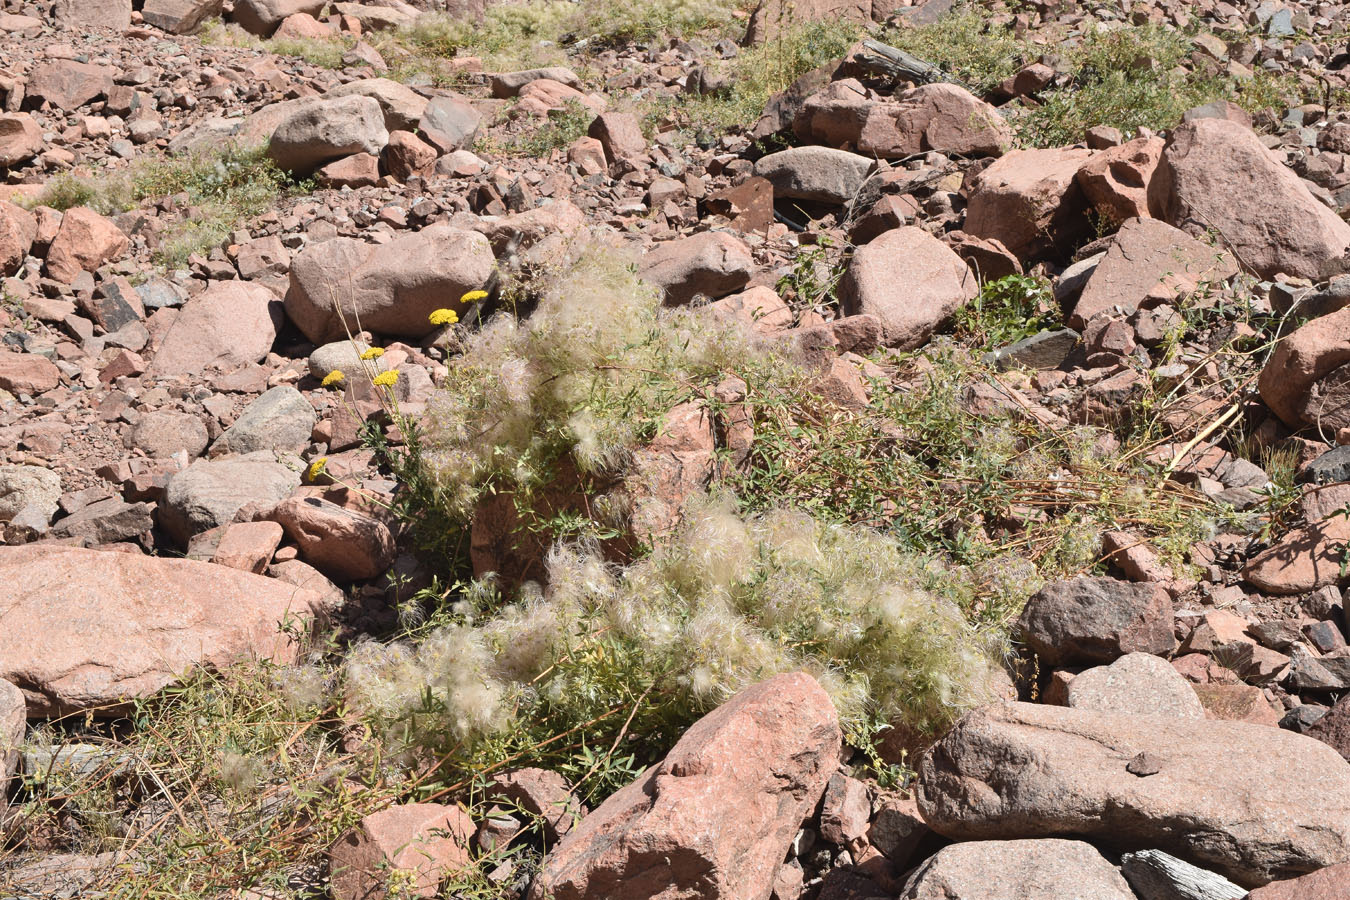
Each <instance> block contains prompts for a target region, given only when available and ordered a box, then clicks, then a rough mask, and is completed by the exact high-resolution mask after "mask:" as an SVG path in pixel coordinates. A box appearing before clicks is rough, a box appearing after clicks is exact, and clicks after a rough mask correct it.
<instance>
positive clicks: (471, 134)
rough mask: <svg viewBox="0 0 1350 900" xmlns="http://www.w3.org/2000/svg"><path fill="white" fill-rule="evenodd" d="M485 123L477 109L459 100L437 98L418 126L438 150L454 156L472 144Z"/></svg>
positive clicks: (431, 103) (425, 111)
mask: <svg viewBox="0 0 1350 900" xmlns="http://www.w3.org/2000/svg"><path fill="white" fill-rule="evenodd" d="M482 122H483V117H482V115H481V114H479V112H478V110H476V109H474V108H473V106H471V105H470V104H468V103H466V102H464V101H463V100H462V99H460V98H459V97H434V98H432V100H431V101H430V102H429V103H427V105H426V108H425V110H424V111H423V113H422V118H421V120H420V121H418V122H417V123H415V124H416V127H417V130H418V131H420V132H421V133H422V134H424V135H426V136H427V138H428V140H430V141H431V143H432V144H434V145H435V146H436V149H437V150H439V151H440V152H441V153H451V152H453V151H455V150H460V149H463V148H464V147H467V146H468V145H470V144H472V143H473V139H474V138H475V137H476V136H477V135H478V128H479V126H480V125H481V124H482ZM408 130H412V129H408Z"/></svg>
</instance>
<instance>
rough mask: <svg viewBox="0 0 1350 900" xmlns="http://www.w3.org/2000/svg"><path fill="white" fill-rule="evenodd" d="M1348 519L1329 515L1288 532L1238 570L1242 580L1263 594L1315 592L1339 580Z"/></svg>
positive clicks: (1349, 529)
mask: <svg viewBox="0 0 1350 900" xmlns="http://www.w3.org/2000/svg"><path fill="white" fill-rule="evenodd" d="M1347 542H1350V519H1347V518H1346V517H1345V516H1330V517H1328V518H1326V519H1324V520H1322V521H1321V522H1311V523H1308V524H1305V525H1300V526H1299V527H1297V528H1295V529H1293V530H1291V531H1290V532H1289V533H1288V534H1286V535H1284V537H1283V538H1281V539H1280V541H1279V543H1277V544H1275V545H1274V546H1273V547H1270V548H1269V549H1266V550H1264V551H1262V552H1261V553H1258V554H1257V555H1256V556H1255V557H1253V558H1252V560H1251V561H1250V562H1248V563H1247V565H1246V566H1244V567H1243V569H1242V580H1243V581H1245V582H1247V583H1248V584H1250V585H1252V586H1253V587H1255V588H1257V589H1258V590H1260V591H1262V592H1263V593H1267V594H1277V595H1288V594H1302V593H1305V592H1307V591H1315V590H1317V589H1318V588H1320V587H1326V586H1327V585H1332V584H1337V583H1338V582H1339V581H1340V580H1341V565H1342V563H1343V562H1344V560H1345V547H1346V544H1347Z"/></svg>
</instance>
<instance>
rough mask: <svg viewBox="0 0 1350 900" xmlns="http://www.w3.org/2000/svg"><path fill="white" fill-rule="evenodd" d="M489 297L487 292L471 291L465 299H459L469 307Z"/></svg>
mask: <svg viewBox="0 0 1350 900" xmlns="http://www.w3.org/2000/svg"><path fill="white" fill-rule="evenodd" d="M487 295H488V292H487V291H469V292H468V293H467V294H465V295H464V296H463V297H460V298H459V302H460V303H463V304H464V305H466V306H467V305H468V304H470V303H477V302H478V301H479V300H482V299H483V298H484V297H486V296H487Z"/></svg>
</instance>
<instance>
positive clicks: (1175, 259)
mask: <svg viewBox="0 0 1350 900" xmlns="http://www.w3.org/2000/svg"><path fill="white" fill-rule="evenodd" d="M1237 271H1238V265H1237V260H1235V259H1233V257H1232V256H1230V255H1229V254H1228V253H1227V251H1225V250H1222V249H1220V248H1217V247H1211V246H1210V245H1209V244H1206V243H1203V242H1201V241H1198V240H1196V239H1195V238H1193V237H1191V236H1190V235H1189V234H1187V233H1186V232H1184V231H1181V230H1179V229H1176V228H1173V227H1172V226H1171V225H1168V224H1167V223H1166V222H1159V221H1158V220H1157V219H1130V220H1129V221H1127V222H1125V223H1124V224H1123V225H1121V227H1120V231H1118V232H1117V233H1116V236H1115V239H1114V240H1113V241H1112V243H1111V246H1110V247H1109V248H1107V251H1106V257H1105V258H1104V259H1102V261H1101V262H1100V263H1098V264H1097V268H1096V269H1094V270H1093V272H1092V275H1091V277H1089V279H1088V283H1087V284H1086V285H1085V286H1084V287H1083V293H1082V294H1081V295H1080V296H1079V298H1078V302H1077V303H1076V304H1075V305H1074V308H1073V312H1072V314H1070V316H1069V317H1068V320H1067V324H1068V326H1069V327H1070V328H1075V329H1078V330H1079V331H1081V330H1082V329H1083V326H1084V325H1086V324H1087V321H1088V320H1089V319H1091V318H1092V317H1093V316H1095V315H1097V314H1098V313H1101V312H1106V311H1108V310H1118V311H1119V312H1120V314H1121V315H1126V316H1128V315H1130V314H1132V313H1133V312H1134V311H1135V310H1137V309H1139V308H1140V307H1141V306H1143V307H1151V306H1157V305H1159V304H1162V303H1173V302H1175V301H1176V300H1177V298H1178V297H1180V296H1181V295H1184V294H1188V293H1190V292H1191V291H1193V290H1195V289H1196V288H1197V287H1198V286H1199V285H1200V283H1201V282H1205V281H1208V282H1215V281H1222V280H1223V279H1225V278H1230V277H1232V276H1233V275H1236V274H1237Z"/></svg>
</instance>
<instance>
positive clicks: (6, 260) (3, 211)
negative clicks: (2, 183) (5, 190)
mask: <svg viewBox="0 0 1350 900" xmlns="http://www.w3.org/2000/svg"><path fill="white" fill-rule="evenodd" d="M37 231H38V227H37V217H36V216H34V215H33V214H32V213H30V212H29V211H28V210H26V209H24V208H23V207H22V206H15V205H14V204H13V203H9V202H7V201H5V200H0V276H3V277H8V276H10V275H13V274H14V273H15V272H17V271H19V267H20V266H22V265H23V260H24V257H26V256H27V255H28V251H29V250H31V249H32V247H33V241H34V239H35V238H36V237H37Z"/></svg>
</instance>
